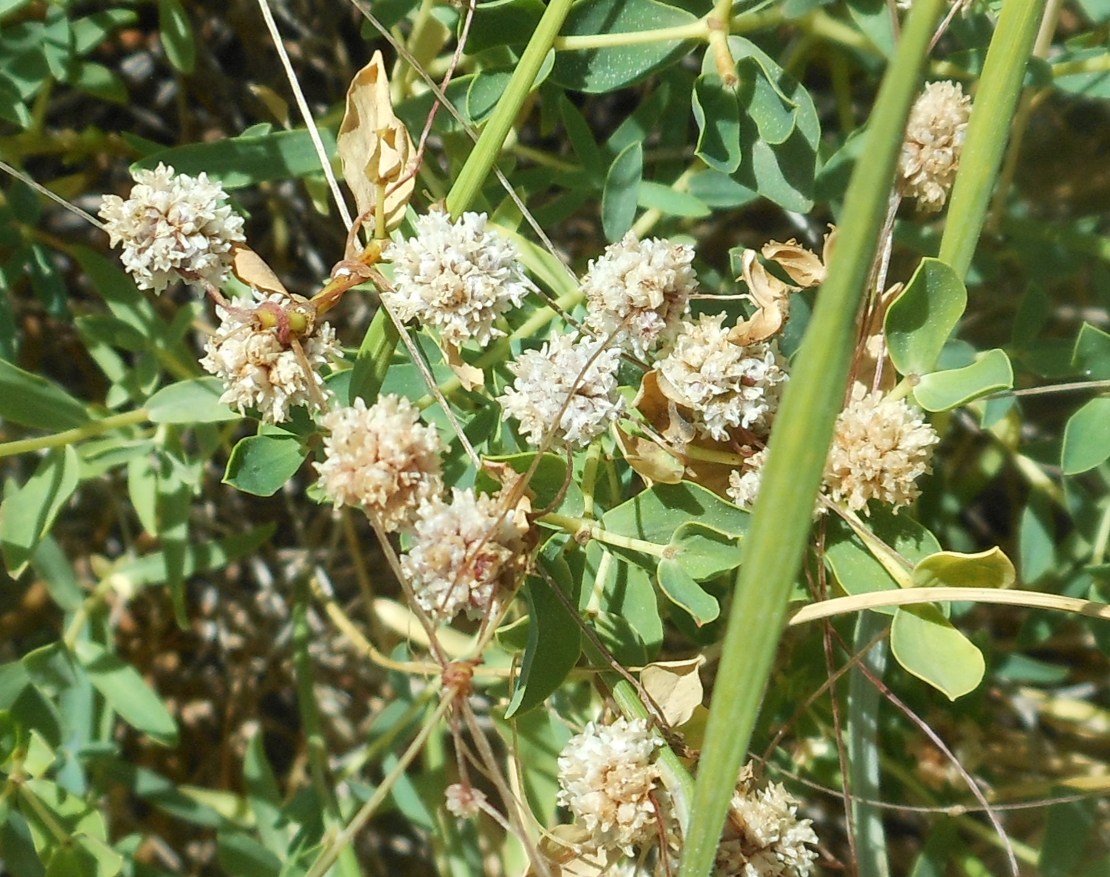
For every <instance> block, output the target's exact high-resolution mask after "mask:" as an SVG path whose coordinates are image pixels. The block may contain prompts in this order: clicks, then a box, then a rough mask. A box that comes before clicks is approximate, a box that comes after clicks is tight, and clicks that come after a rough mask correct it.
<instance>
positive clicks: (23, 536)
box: [0, 445, 80, 578]
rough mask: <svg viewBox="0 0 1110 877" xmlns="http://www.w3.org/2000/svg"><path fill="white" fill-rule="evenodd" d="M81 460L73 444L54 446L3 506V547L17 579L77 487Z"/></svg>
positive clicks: (0, 526)
mask: <svg viewBox="0 0 1110 877" xmlns="http://www.w3.org/2000/svg"><path fill="white" fill-rule="evenodd" d="M79 468H80V463H79V461H78V458H77V451H76V450H74V448H73V446H72V445H65V446H63V447H60V448H51V449H50V450H49V451H47V453H46V456H45V457H43V458H42V461H41V462H40V463H39V465H38V467H37V468H36V469H35V472H34V474H33V475H32V476H31V477H30V478H29V479H27V483H26V484H24V485H23V486H22V487H21V488H19V489H18V490H16V491H14V492H13V493H11V495H9V496H7V497H5V498H4V502H3V504H2V505H0V547H2V549H3V554H4V563H5V565H6V566H7V568H8V574H9V575H10V576H12V577H13V578H15V577H17V576H20V575H22V574H23V571H24V570H25V569H26V568H27V564H28V563H30V561H31V555H33V554H34V553H35V548H36V547H37V546H38V544H39V542H40V541H41V539H42V537H43V536H45V535H46V533H47V532H48V531H49V530H50V527H51V526H52V525H53V523H54V519H55V518H56V517H57V516H58V512H60V511H61V510H62V507H63V506H64V505H65V504H66V502H68V501H69V498H70V496H72V495H73V491H75V490H76V489H77V483H78V479H79Z"/></svg>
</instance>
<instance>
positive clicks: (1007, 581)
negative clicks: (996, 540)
mask: <svg viewBox="0 0 1110 877" xmlns="http://www.w3.org/2000/svg"><path fill="white" fill-rule="evenodd" d="M1016 579H1017V573H1016V571H1015V570H1014V565H1013V563H1011V561H1010V558H1008V557H1007V556H1006V555H1005V554H1003V553H1002V549H1001V548H998V547H995V548H990V549H988V550H987V551H980V552H979V553H977V554H960V553H959V552H956V551H940V552H938V553H936V554H930V555H929V556H928V557H926V558H924V559H923V560H920V561H918V563H917V566H915V567H914V568H913V583H914V585H916V586H917V587H922V588H924V587H950V588H1009V587H1010V586H1012V585H1013V583H1014V581H1015V580H1016Z"/></svg>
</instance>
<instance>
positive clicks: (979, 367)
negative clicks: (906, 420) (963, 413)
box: [913, 348, 1014, 411]
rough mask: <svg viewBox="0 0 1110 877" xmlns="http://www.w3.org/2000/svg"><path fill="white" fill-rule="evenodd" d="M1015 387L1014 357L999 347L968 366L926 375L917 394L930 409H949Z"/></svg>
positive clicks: (915, 393)
mask: <svg viewBox="0 0 1110 877" xmlns="http://www.w3.org/2000/svg"><path fill="white" fill-rule="evenodd" d="M1013 386H1014V369H1013V366H1011V365H1010V358H1009V357H1008V356H1007V355H1006V354H1005V353H1004V352H1003V351H1001V350H998V349H997V348H996V349H994V350H988V351H987V352H986V353H982V354H980V355H979V356H978V358H977V359H976V360H975V362H974V363H972V364H971V365H969V366H967V367H965V368H954V369H949V370H948V371H941V372H932V373H931V374H927V375H922V376H921V380H920V381H919V382H918V384H917V386H916V387H914V390H913V396H914V398H915V399H916V400H917V403H918V404H919V405H920V406H921V407H922V408H924V409H925V410H926V411H949V410H951V409H952V408H959V407H960V406H961V405H966V404H967V403H968V402H971V401H972V400H974V399H978V398H980V397H982V396H987V395H990V394H991V393H997V392H1000V391H1001V390H1009V389H1011V388H1012V387H1013Z"/></svg>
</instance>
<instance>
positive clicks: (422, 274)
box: [383, 213, 535, 347]
mask: <svg viewBox="0 0 1110 877" xmlns="http://www.w3.org/2000/svg"><path fill="white" fill-rule="evenodd" d="M383 255H384V256H385V258H387V259H389V260H390V261H392V263H393V287H394V290H393V291H392V292H387V293H385V294H384V295H383V297H384V298H385V301H386V303H387V304H388V305H389V307H390V308H391V309H392V310H393V312H394V313H395V314H396V315H397V317H398V319H400V320H401V321H402V322H405V323H407V322H409V321H410V320H413V319H418V320H420V322H421V323H423V324H424V325H425V326H431V327H434V328H436V329H437V330H438V331H439V333H440V336H441V337H442V339H443V341H444V342H445V343H448V344H451V345H453V346H455V347H458V346H460V345H462V344H463V342H465V341H467V340H473V341H475V342H476V343H478V344H488V343H489V341H490V339H491V338H493V337H495V336H498V335H502V334H504V333H502V332H501V331H500V330H498V329H497V328H496V327H495V326H494V325H493V323H494V321H495V320H496V319H497V318H498V317H499V316H501V314H503V313H505V311H507V310H508V309H509V308H511V307H518V306H519V305H520V303H521V302H522V301H523V300H524V296H525V295H527V294H528V292H529V291H531V290H532V289H534V288H535V287H534V286H533V285H532V282H531V281H530V280H528V278H527V277H526V276H525V274H524V267H523V265H521V263H520V258H519V256H518V254H517V250H516V247H515V246H513V244H512V242H511V241H508V240H506V239H505V238H504V237H502V236H501V235H499V234H496V233H495V232H493V231H489V230H487V228H486V216H485V214H484V213H465V214H463V216H462V217H461V218H459V219H458V220H457V221H454V222H452V221H451V218H450V217H449V216H448V215H447V214H446V213H429V214H427V215H425V216H421V217H420V218H419V219H417V220H416V235H415V236H414V237H411V238H408V239H407V240H404V241H400V242H397V243H393V244H390V245H389V246H388V247H387V248H386V250H385V252H384V253H383Z"/></svg>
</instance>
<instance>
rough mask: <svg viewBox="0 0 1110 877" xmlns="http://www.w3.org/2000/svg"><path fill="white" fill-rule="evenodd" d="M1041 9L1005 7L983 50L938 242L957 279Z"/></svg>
mask: <svg viewBox="0 0 1110 877" xmlns="http://www.w3.org/2000/svg"><path fill="white" fill-rule="evenodd" d="M1044 5H1045V0H1027V2H1025V3H1004V4H1003V6H1002V12H1001V14H1000V15H999V17H998V28H997V30H996V31H995V33H994V37H993V38H992V39H991V45H990V48H989V49H988V50H987V59H986V61H985V62H984V64H983V76H982V79H980V80H979V89H978V91H976V93H975V106H974V108H973V109H972V111H971V120H970V121H969V122H968V126H967V140H966V141H965V142H964V148H963V153H962V155H961V156H960V170H959V172H958V173H957V175H956V183H955V185H954V186H953V188H952V201H951V203H950V205H949V207H948V219H947V221H946V222H945V226H944V237H943V238H942V239H941V242H940V259H941V261H942V262H947V263H948V265H949V266H950V267H951V268H952V269H953V270H954V271H955V272H956V274H957V275H959V276H960V277H964V276H966V275H967V270H968V268H969V267H970V266H971V257H972V255H973V254H974V253H975V247H976V245H977V244H978V243H979V235H980V233H981V232H982V230H983V223H984V222H985V221H986V217H987V208H988V207H989V205H990V197H991V190H992V189H993V188H994V183H995V180H996V179H997V177H998V168H999V166H1000V165H1001V163H1002V154H1003V152H1004V151H1005V149H1006V141H1007V140H1008V139H1009V136H1010V122H1011V120H1012V119H1013V115H1014V109H1015V107H1016V106H1017V102H1018V96H1019V95H1020V94H1021V83H1022V79H1023V78H1024V77H1025V68H1026V66H1027V65H1028V63H1029V56H1030V54H1031V52H1032V51H1033V41H1034V39H1036V36H1037V28H1038V27H1039V25H1040V23H1041V15H1042V13H1043V12H1044Z"/></svg>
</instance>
